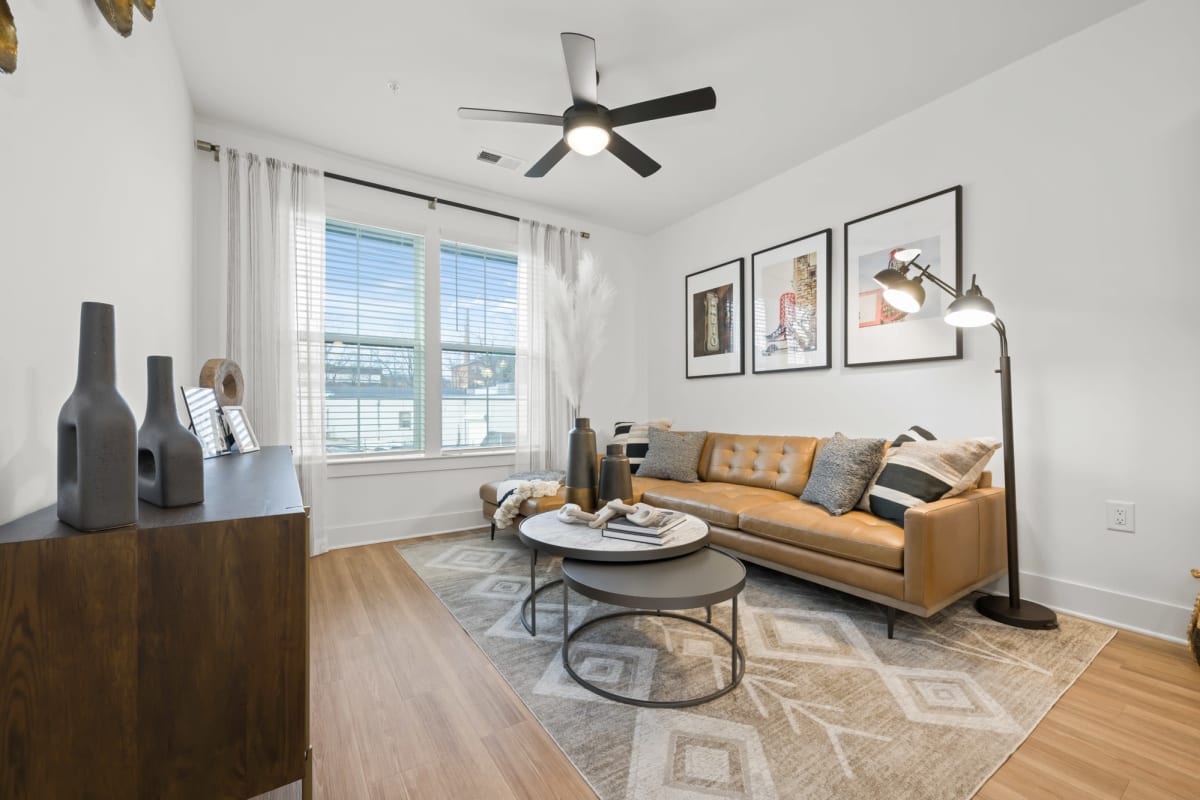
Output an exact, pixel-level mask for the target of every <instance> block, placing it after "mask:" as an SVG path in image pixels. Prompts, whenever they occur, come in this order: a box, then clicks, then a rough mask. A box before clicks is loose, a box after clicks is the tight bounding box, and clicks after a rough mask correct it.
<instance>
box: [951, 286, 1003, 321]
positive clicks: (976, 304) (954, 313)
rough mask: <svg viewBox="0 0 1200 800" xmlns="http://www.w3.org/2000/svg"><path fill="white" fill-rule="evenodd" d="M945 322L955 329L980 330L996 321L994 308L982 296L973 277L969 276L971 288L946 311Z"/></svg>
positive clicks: (989, 301) (981, 291) (990, 302)
mask: <svg viewBox="0 0 1200 800" xmlns="http://www.w3.org/2000/svg"><path fill="white" fill-rule="evenodd" d="M945 320H946V322H947V323H949V324H950V325H953V326H954V327H956V328H980V327H982V326H984V325H991V324H992V323H993V322H995V321H996V307H995V306H994V305H992V301H991V300H988V299H987V298H986V297H984V296H983V290H982V289H980V288H979V286H978V285H977V284H976V283H975V276H974V275H972V276H971V288H970V289H967V291H966V294H964V295H962V296H961V297H957V298H955V299H954V302H952V303H951V304H950V306H949V308H947V309H946V316H945Z"/></svg>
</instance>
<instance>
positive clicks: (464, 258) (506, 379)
mask: <svg viewBox="0 0 1200 800" xmlns="http://www.w3.org/2000/svg"><path fill="white" fill-rule="evenodd" d="M440 255H441V259H440V261H441V294H442V296H441V304H440V305H441V308H440V316H441V332H442V341H441V345H442V363H441V377H442V447H444V448H461V447H512V446H513V445H515V444H516V441H517V399H516V393H515V391H514V373H515V371H516V360H517V359H516V352H517V257H516V256H515V255H514V254H512V253H505V252H502V251H499V250H487V249H484V248H482V247H472V246H470V245H466V244H461V243H459V242H442V243H441V253H440Z"/></svg>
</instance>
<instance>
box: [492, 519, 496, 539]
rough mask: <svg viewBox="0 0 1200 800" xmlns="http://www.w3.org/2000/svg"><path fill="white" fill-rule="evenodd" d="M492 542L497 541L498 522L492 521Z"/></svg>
mask: <svg viewBox="0 0 1200 800" xmlns="http://www.w3.org/2000/svg"><path fill="white" fill-rule="evenodd" d="M492 541H493V542H494V541H496V520H492Z"/></svg>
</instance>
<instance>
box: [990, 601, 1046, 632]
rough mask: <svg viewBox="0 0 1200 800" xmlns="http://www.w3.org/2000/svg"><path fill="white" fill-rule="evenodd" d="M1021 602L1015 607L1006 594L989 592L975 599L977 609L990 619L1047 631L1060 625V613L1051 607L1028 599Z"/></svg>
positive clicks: (1019, 626) (1018, 626)
mask: <svg viewBox="0 0 1200 800" xmlns="http://www.w3.org/2000/svg"><path fill="white" fill-rule="evenodd" d="M1019 603H1020V605H1018V606H1017V607H1016V608H1013V607H1012V606H1011V605H1009V602H1008V597H1006V596H1005V595H1002V594H989V595H985V596H984V597H981V598H979V599H978V600H976V601H975V610H976V611H978V612H979V613H980V614H983V615H984V616H985V617H987V618H988V619H994V620H996V622H1003V623H1004V624H1005V625H1012V626H1014V627H1017V628H1032V629H1034V630H1042V631H1045V630H1050V629H1052V628H1057V627H1058V615H1057V614H1055V613H1054V612H1053V611H1052V610H1051V609H1049V608H1046V607H1045V606H1043V605H1039V604H1038V603H1031V602H1030V601H1028V600H1020V601H1019Z"/></svg>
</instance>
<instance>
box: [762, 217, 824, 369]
mask: <svg viewBox="0 0 1200 800" xmlns="http://www.w3.org/2000/svg"><path fill="white" fill-rule="evenodd" d="M832 241H833V230H832V229H831V228H826V229H825V230H823V231H818V232H817V233H810V234H809V235H807V236H801V237H800V238H799V239H792V240H791V241H787V242H784V243H783V244H777V245H775V246H774V247H768V248H767V249H766V250H759V251H758V252H757V253H754V254H753V255H752V256H750V296H751V307H752V309H753V311H752V312H751V313H752V314H753V315H754V335H753V341H752V342H751V346H752V347H753V348H754V350H753V358H752V362H751V363H752V369H753V371H754V372H756V373H758V372H784V371H787V370H795V369H828V368H829V366H830V363H831V362H830V346H829V345H830V337H831V336H832V330H833V328H832V326H831V325H830V321H829V318H830V316H831V312H832V308H831V306H832V302H831V298H832V292H831V290H830V266H829V262H830V252H831V246H832Z"/></svg>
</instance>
